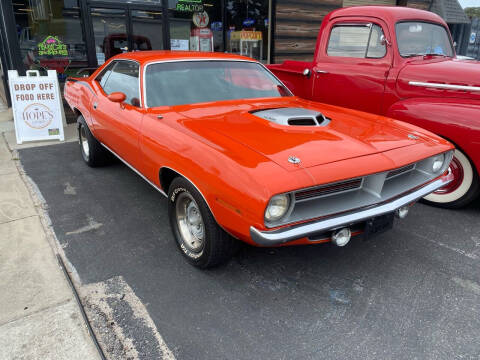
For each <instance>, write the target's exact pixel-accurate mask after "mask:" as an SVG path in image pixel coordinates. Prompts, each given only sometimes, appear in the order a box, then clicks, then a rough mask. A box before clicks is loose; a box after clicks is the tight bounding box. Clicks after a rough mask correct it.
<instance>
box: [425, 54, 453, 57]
mask: <svg viewBox="0 0 480 360" xmlns="http://www.w3.org/2000/svg"><path fill="white" fill-rule="evenodd" d="M423 56H424V57H425V56H441V57H447V55H444V54H438V53H428V54H423Z"/></svg>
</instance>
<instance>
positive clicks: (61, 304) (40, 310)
mask: <svg viewBox="0 0 480 360" xmlns="http://www.w3.org/2000/svg"><path fill="white" fill-rule="evenodd" d="M70 301H73V299H72V298H70V299H66V300H62V301H60V302H56V303H54V304H51V305H48V306H44V307H42V308H40V309H37V310H35V311H32V312H31V313H28V315H23V316H18V317H16V318H13V319H10V320H8V321H5V322H3V323H0V327H2V326H4V325H7V324H11V323H13V322H16V321H20V320H23V319H27V318H29V317H30V316H32V315H36V314H38V313H41V312H43V311H47V310H50V309H53V308H56V307H59V306H63V305H65V304H68V303H69V302H70Z"/></svg>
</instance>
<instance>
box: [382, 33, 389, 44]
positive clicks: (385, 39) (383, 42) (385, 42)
mask: <svg viewBox="0 0 480 360" xmlns="http://www.w3.org/2000/svg"><path fill="white" fill-rule="evenodd" d="M380 44H382V45H383V46H385V45H386V46H390V41H388V39H387V38H386V37H385V35H382V36H380Z"/></svg>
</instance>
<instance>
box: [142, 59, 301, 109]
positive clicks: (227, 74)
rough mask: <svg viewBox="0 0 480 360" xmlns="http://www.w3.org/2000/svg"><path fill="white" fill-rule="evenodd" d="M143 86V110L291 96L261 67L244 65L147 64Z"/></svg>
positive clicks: (201, 63) (203, 63)
mask: <svg viewBox="0 0 480 360" xmlns="http://www.w3.org/2000/svg"><path fill="white" fill-rule="evenodd" d="M145 86H146V88H145V91H146V103H147V107H158V106H174V105H185V104H196V103H203V102H211V101H222V100H234V99H254V98H266V97H281V96H292V94H291V93H290V91H289V90H288V89H287V88H285V87H284V86H283V85H282V84H281V83H280V82H279V81H278V80H277V79H276V78H275V77H274V76H273V75H272V74H270V73H269V72H268V71H267V70H266V69H265V68H264V67H263V66H261V65H260V64H257V63H255V62H246V61H208V60H205V61H203V60H202V61H178V62H164V63H162V62H160V63H153V64H148V65H147V67H146V71H145Z"/></svg>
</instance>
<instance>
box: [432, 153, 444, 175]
mask: <svg viewBox="0 0 480 360" xmlns="http://www.w3.org/2000/svg"><path fill="white" fill-rule="evenodd" d="M444 163H445V154H441V155H437V156H435V157H434V158H433V162H432V171H433V172H434V173H437V172H439V171H440V170H442V168H443V164H444Z"/></svg>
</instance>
